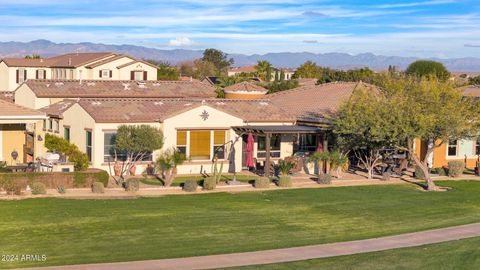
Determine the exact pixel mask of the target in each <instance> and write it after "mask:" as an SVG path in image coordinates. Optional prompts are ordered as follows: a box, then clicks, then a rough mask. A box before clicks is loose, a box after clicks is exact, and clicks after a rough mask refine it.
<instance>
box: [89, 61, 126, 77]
mask: <svg viewBox="0 0 480 270" xmlns="http://www.w3.org/2000/svg"><path fill="white" fill-rule="evenodd" d="M132 61H133V59H132V58H129V57H123V58H120V59H117V60H115V61H112V62H110V63H106V64H103V65H101V66H98V67H95V68H93V69H91V74H92V78H91V79H93V80H130V74H128V78H127V77H121V76H120V75H121V70H119V69H118V68H117V67H118V66H121V65H124V64H127V63H129V62H132ZM103 69H108V70H111V71H112V78H109V77H107V78H100V74H99V73H100V70H103Z"/></svg>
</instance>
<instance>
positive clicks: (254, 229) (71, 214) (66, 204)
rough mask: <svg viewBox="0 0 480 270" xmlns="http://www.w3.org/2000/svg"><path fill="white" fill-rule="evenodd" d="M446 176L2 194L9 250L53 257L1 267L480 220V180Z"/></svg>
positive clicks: (264, 245) (1, 228)
mask: <svg viewBox="0 0 480 270" xmlns="http://www.w3.org/2000/svg"><path fill="white" fill-rule="evenodd" d="M438 183H439V184H440V185H444V186H449V187H452V190H451V191H449V192H424V191H420V190H418V189H416V188H414V187H413V186H410V185H389V186H363V187H337V188H333V187H332V188H323V189H295V190H293V189H291V190H279V191H268V192H248V193H214V194H195V195H182V196H165V197H160V198H140V199H131V200H67V199H53V198H49V199H27V200H21V201H1V202H0V215H1V218H0V253H2V254H45V255H47V260H46V262H37V263H35V262H14V263H5V262H0V268H9V267H10V268H11V267H27V266H45V265H60V264H79V263H95V262H113V261H131V260H145V259H160V258H172V257H186V256H199V255H208V254H220V253H231V252H241V251H253V250H262V249H273V248H284V247H292V246H302V245H309V244H320V243H328V242H338V241H347V240H354V239H365V238H371V237H378V236H385V235H393V234H400V233H406V232H414V231H420V230H427V229H432V228H440V227H447V226H453V225H460V224H466V223H473V222H480V182H477V181H458V182H457V181H449V182H438ZM67 192H68V191H67Z"/></svg>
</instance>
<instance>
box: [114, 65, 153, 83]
mask: <svg viewBox="0 0 480 270" xmlns="http://www.w3.org/2000/svg"><path fill="white" fill-rule="evenodd" d="M140 70H143V71H147V80H148V81H156V80H157V69H156V68H154V67H152V66H149V65H146V64H144V63H142V62H137V63H134V64H132V65H129V66H126V67H123V68H121V69H120V70H119V74H120V80H130V72H131V71H140Z"/></svg>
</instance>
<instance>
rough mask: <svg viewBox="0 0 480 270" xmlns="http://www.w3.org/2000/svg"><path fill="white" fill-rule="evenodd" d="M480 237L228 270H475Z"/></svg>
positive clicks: (479, 263) (479, 260) (479, 262)
mask: <svg viewBox="0 0 480 270" xmlns="http://www.w3.org/2000/svg"><path fill="white" fill-rule="evenodd" d="M479 246H480V237H477V238H470V239H465V240H459V241H452V242H446V243H441V244H434V245H425V246H421V247H414V248H402V249H394V250H387V251H381V252H372V253H365V254H356V255H349V256H340V257H333V258H325V259H316V260H308V261H299V262H291V263H279V264H268V265H256V266H247V267H238V268H227V269H225V270H254V269H255V270H290V269H302V270H314V269H315V270H316V269H324V270H345V269H355V270H394V269H408V270H452V269H455V270H472V269H480V248H479Z"/></svg>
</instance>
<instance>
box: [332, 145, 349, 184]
mask: <svg viewBox="0 0 480 270" xmlns="http://www.w3.org/2000/svg"><path fill="white" fill-rule="evenodd" d="M329 162H330V174H331V173H332V171H334V170H335V171H336V174H337V178H340V176H341V175H340V174H341V171H342V169H343V167H344V166H345V165H346V164H347V163H348V157H347V155H346V154H344V153H342V152H340V151H337V150H336V151H333V152H330V155H329Z"/></svg>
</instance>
